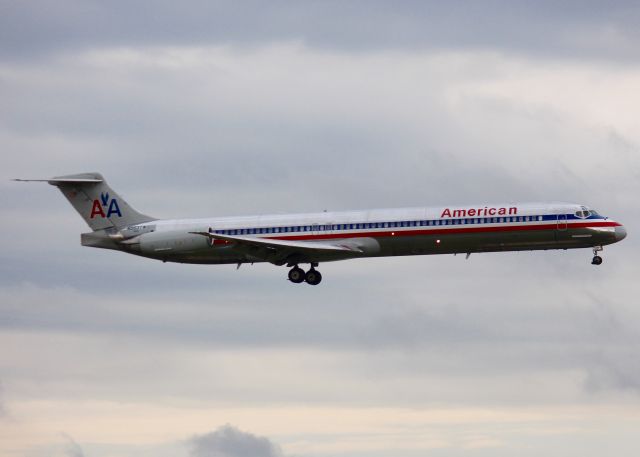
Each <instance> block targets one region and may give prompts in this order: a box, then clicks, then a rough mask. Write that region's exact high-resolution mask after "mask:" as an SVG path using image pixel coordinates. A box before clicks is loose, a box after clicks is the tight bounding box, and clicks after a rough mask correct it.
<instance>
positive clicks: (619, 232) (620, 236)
mask: <svg viewBox="0 0 640 457" xmlns="http://www.w3.org/2000/svg"><path fill="white" fill-rule="evenodd" d="M615 235H616V241H622V240H624V239H625V238H626V237H627V230H626V229H625V228H624V225H618V226H617V227H616V232H615Z"/></svg>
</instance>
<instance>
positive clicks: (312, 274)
mask: <svg viewBox="0 0 640 457" xmlns="http://www.w3.org/2000/svg"><path fill="white" fill-rule="evenodd" d="M304 280H305V281H306V282H307V284H310V285H312V286H317V285H318V284H320V281H322V275H321V274H320V272H319V271H318V270H309V271H307V274H306V275H305V277H304Z"/></svg>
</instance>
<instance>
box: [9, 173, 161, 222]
mask: <svg viewBox="0 0 640 457" xmlns="http://www.w3.org/2000/svg"><path fill="white" fill-rule="evenodd" d="M21 181H22V180H21ZM25 181H27V180H25ZM42 181H46V182H48V183H49V184H51V185H52V186H56V187H57V188H58V189H60V192H62V194H63V195H64V196H65V197H66V198H67V200H69V203H71V204H72V205H73V207H74V208H75V209H76V211H77V212H78V213H79V214H80V216H82V218H83V219H84V220H85V222H86V223H87V224H88V225H89V227H91V229H92V230H93V231H96V230H101V229H106V228H111V227H114V228H121V227H124V226H127V225H134V224H140V223H143V222H149V221H152V220H155V218H152V217H149V216H146V215H144V214H141V213H139V212H137V211H136V210H134V209H133V208H132V207H131V206H129V204H128V203H127V202H126V201H124V199H123V198H122V197H120V195H118V194H117V193H116V192H115V191H114V190H113V189H111V188H110V187H109V185H108V184H107V182H106V181H105V179H104V178H103V177H102V175H101V174H100V173H81V174H75V175H67V176H57V177H55V178H51V179H47V180H42Z"/></svg>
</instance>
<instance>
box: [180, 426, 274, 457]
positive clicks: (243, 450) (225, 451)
mask: <svg viewBox="0 0 640 457" xmlns="http://www.w3.org/2000/svg"><path fill="white" fill-rule="evenodd" d="M189 442H190V446H191V450H190V452H189V455H190V457H282V456H283V454H282V451H281V450H280V448H279V447H278V445H276V444H274V443H272V442H271V441H270V440H269V439H268V438H265V437H262V436H257V435H253V434H251V433H248V432H243V431H242V430H240V429H238V428H236V427H234V426H232V425H224V426H222V427H219V428H218V429H217V430H215V431H213V432H210V433H207V434H204V435H196V436H194V437H193V438H191V439H190V440H189Z"/></svg>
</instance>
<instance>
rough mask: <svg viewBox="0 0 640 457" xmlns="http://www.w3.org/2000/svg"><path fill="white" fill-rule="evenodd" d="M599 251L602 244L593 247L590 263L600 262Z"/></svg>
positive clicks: (597, 263) (598, 263)
mask: <svg viewBox="0 0 640 457" xmlns="http://www.w3.org/2000/svg"><path fill="white" fill-rule="evenodd" d="M600 251H602V246H594V247H593V260H591V265H600V264H601V263H602V257H600V256H599V255H598V252H600Z"/></svg>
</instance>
